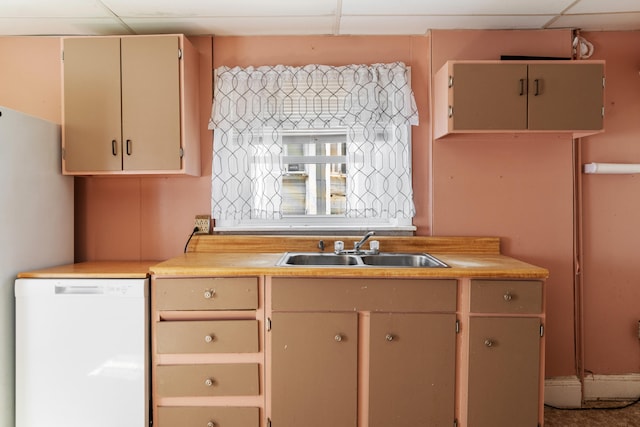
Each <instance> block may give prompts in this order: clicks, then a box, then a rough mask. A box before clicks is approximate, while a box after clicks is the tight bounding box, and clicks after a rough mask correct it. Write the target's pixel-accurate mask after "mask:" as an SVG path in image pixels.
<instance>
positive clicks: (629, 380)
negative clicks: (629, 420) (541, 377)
mask: <svg viewBox="0 0 640 427" xmlns="http://www.w3.org/2000/svg"><path fill="white" fill-rule="evenodd" d="M582 391H583V390H582V386H581V384H580V380H579V379H578V377H577V376H570V377H554V378H547V379H546V380H545V381H544V403H545V404H547V405H551V406H556V407H559V408H579V407H580V406H582V401H583V400H585V401H587V400H630V399H637V398H638V397H640V373H638V374H635V373H634V374H623V375H589V376H588V377H586V378H585V379H584V396H583V395H582Z"/></svg>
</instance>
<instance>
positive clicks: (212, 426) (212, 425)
mask: <svg viewBox="0 0 640 427" xmlns="http://www.w3.org/2000/svg"><path fill="white" fill-rule="evenodd" d="M217 425H218V424H217V423H216V422H215V421H209V422H208V423H207V427H216V426H217Z"/></svg>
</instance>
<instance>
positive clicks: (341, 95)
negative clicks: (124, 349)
mask: <svg viewBox="0 0 640 427" xmlns="http://www.w3.org/2000/svg"><path fill="white" fill-rule="evenodd" d="M411 124H417V110H416V107H415V101H414V99H413V93H412V92H411V88H410V86H409V83H408V78H407V69H406V67H405V66H404V64H401V63H394V64H376V65H374V66H360V65H353V66H345V67H331V66H322V65H309V66H306V67H298V68H296V67H284V66H277V67H259V68H244V69H243V68H234V69H229V68H226V67H221V68H220V69H218V70H216V82H215V94H214V104H213V108H212V117H211V120H210V125H209V127H210V129H214V148H213V149H214V156H213V173H212V195H211V202H212V216H213V218H215V219H216V229H218V230H245V229H246V230H256V229H269V230H273V229H283V228H284V229H298V228H303V229H310V228H315V229H319V230H327V229H344V228H349V229H353V230H362V229H370V228H392V229H403V228H404V229H407V227H408V228H409V229H412V226H411V218H412V217H413V214H414V207H413V200H412V197H413V192H412V188H411V145H410V134H411V132H410V125H411Z"/></svg>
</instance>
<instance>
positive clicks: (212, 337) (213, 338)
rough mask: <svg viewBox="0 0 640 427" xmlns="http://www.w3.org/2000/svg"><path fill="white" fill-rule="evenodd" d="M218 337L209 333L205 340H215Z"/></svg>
mask: <svg viewBox="0 0 640 427" xmlns="http://www.w3.org/2000/svg"><path fill="white" fill-rule="evenodd" d="M215 339H216V337H215V336H213V335H207V336H205V337H204V342H212V341H213V340H215Z"/></svg>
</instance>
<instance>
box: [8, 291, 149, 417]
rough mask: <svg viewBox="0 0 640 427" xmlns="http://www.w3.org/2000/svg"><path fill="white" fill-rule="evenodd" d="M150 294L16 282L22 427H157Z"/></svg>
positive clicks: (18, 407) (18, 404) (18, 402)
mask: <svg viewBox="0 0 640 427" xmlns="http://www.w3.org/2000/svg"><path fill="white" fill-rule="evenodd" d="M148 288H149V286H148V280H146V279H17V280H16V282H15V295H16V427H45V426H47V427H50V426H54V427H63V426H64V427H107V426H108V427H113V426H118V427H147V426H148V425H149V387H148V383H149V381H148V375H149V358H148V356H149V336H148Z"/></svg>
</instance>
